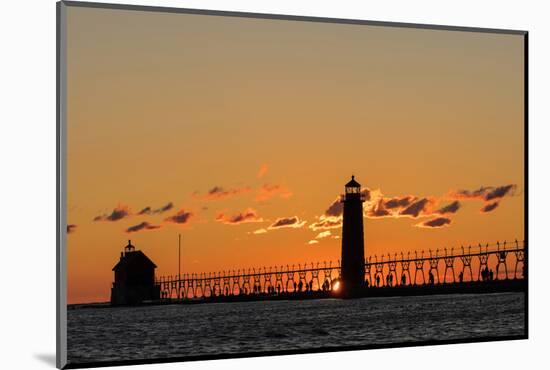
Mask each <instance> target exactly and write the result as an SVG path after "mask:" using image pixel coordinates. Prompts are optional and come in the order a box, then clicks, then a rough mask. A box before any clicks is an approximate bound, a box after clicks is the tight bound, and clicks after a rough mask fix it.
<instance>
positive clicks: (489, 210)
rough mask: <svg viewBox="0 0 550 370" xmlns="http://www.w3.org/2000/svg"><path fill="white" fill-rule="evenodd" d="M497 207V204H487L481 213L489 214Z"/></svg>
mask: <svg viewBox="0 0 550 370" xmlns="http://www.w3.org/2000/svg"><path fill="white" fill-rule="evenodd" d="M497 207H498V202H492V203H487V204H485V205H484V206H483V207H482V208H481V213H487V212H491V211H492V210H494V209H495V208H497Z"/></svg>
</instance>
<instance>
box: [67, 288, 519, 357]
mask: <svg viewBox="0 0 550 370" xmlns="http://www.w3.org/2000/svg"><path fill="white" fill-rule="evenodd" d="M524 331H525V317H524V293H495V294H469V295H438V296H421V297H392V298H363V299H355V300H340V299H320V300H305V301H260V302H239V303H212V304H197V305H164V306H147V307H145V306H143V307H121V308H83V309H75V310H69V311H68V359H69V362H70V363H86V362H97V361H115V360H141V359H155V358H170V357H183V356H196V355H214V354H215V355H219V354H234V353H252V352H258V351H279V350H296V349H313V348H323V347H325V348H326V347H335V346H354V345H376V344H387V343H404V342H422V341H427V340H456V339H472V338H483V337H499V336H510V335H523V334H524Z"/></svg>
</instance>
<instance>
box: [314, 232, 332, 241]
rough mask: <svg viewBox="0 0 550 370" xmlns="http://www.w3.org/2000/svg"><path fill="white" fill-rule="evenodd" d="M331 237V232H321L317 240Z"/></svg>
mask: <svg viewBox="0 0 550 370" xmlns="http://www.w3.org/2000/svg"><path fill="white" fill-rule="evenodd" d="M331 235H332V233H331V232H330V230H327V231H321V232H320V233H319V234H317V236H316V237H315V239H324V238H328V237H329V236H331Z"/></svg>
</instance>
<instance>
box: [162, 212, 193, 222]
mask: <svg viewBox="0 0 550 370" xmlns="http://www.w3.org/2000/svg"><path fill="white" fill-rule="evenodd" d="M192 216H193V213H192V212H188V211H185V210H183V209H181V210H179V211H178V212H177V213H176V214H175V215H172V216H170V217H167V218H165V219H164V221H167V222H173V223H176V224H181V225H184V224H187V223H189V221H190V219H191V217H192Z"/></svg>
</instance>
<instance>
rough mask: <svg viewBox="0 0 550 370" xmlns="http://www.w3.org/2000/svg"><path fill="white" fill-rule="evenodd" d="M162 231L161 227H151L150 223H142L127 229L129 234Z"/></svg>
mask: <svg viewBox="0 0 550 370" xmlns="http://www.w3.org/2000/svg"><path fill="white" fill-rule="evenodd" d="M155 229H160V225H151V224H150V223H149V222H142V223H140V224H137V225H134V226H130V227H129V228H127V229H126V232H127V233H135V232H138V231H142V230H155Z"/></svg>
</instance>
